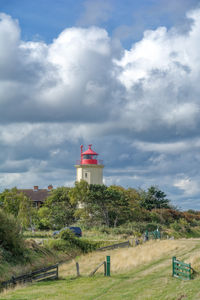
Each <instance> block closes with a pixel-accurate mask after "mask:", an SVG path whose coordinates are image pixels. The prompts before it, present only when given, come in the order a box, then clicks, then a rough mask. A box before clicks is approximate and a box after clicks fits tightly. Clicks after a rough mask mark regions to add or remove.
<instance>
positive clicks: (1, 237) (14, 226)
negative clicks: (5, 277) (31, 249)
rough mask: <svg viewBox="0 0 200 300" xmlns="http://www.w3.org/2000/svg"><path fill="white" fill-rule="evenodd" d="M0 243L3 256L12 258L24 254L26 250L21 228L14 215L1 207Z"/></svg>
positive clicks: (6, 258)
mask: <svg viewBox="0 0 200 300" xmlns="http://www.w3.org/2000/svg"><path fill="white" fill-rule="evenodd" d="M0 245H1V256H3V257H4V259H5V260H11V259H16V258H19V257H20V256H21V257H22V256H23V253H24V250H25V244H24V240H23V237H22V234H21V228H20V225H19V223H18V221H17V220H16V219H15V217H14V216H13V215H10V214H7V213H5V212H4V211H3V210H1V209H0Z"/></svg>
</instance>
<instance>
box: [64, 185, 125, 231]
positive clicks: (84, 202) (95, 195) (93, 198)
mask: <svg viewBox="0 0 200 300" xmlns="http://www.w3.org/2000/svg"><path fill="white" fill-rule="evenodd" d="M70 195H71V197H72V198H71V199H72V201H76V202H77V203H79V209H78V211H77V215H79V217H80V218H81V220H82V221H84V222H85V223H87V224H92V225H106V226H117V225H119V224H121V223H123V222H124V221H125V220H127V216H128V214H129V210H128V201H127V199H126V197H125V193H124V189H123V188H121V187H117V186H111V187H107V186H105V185H99V184H90V185H88V183H86V182H84V181H81V182H77V183H76V184H75V187H74V188H73V189H72V190H71V191H70Z"/></svg>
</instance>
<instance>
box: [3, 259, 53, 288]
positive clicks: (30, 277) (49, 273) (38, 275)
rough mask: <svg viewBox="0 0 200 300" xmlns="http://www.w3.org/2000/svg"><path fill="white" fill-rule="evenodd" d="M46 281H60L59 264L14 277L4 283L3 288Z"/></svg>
mask: <svg viewBox="0 0 200 300" xmlns="http://www.w3.org/2000/svg"><path fill="white" fill-rule="evenodd" d="M46 279H48V280H49V279H58V264H56V265H54V266H50V267H47V268H42V269H40V270H37V271H33V272H31V273H28V274H24V275H20V276H17V277H14V276H13V277H12V278H11V279H10V280H8V281H4V282H2V283H1V288H7V287H12V286H15V285H16V284H17V283H20V284H22V283H26V282H32V281H42V280H46Z"/></svg>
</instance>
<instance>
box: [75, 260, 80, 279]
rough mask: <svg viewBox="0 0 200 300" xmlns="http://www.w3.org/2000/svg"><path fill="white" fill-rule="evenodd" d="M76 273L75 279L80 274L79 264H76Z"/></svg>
mask: <svg viewBox="0 0 200 300" xmlns="http://www.w3.org/2000/svg"><path fill="white" fill-rule="evenodd" d="M76 272H77V277H79V276H80V272H79V263H78V262H76Z"/></svg>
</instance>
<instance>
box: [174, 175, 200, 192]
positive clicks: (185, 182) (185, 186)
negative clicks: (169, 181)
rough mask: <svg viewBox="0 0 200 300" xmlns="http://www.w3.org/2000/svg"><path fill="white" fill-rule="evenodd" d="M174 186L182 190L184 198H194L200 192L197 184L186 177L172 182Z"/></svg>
mask: <svg viewBox="0 0 200 300" xmlns="http://www.w3.org/2000/svg"><path fill="white" fill-rule="evenodd" d="M174 186H175V187H177V188H179V189H181V190H183V191H184V194H185V196H194V195H197V194H199V192H200V187H199V183H198V182H197V181H195V180H192V179H190V178H187V177H186V178H183V179H177V180H176V181H175V182H174Z"/></svg>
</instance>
